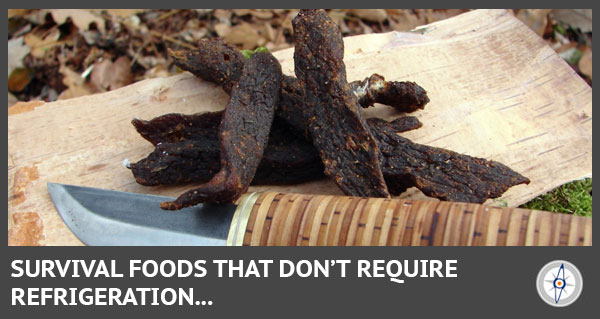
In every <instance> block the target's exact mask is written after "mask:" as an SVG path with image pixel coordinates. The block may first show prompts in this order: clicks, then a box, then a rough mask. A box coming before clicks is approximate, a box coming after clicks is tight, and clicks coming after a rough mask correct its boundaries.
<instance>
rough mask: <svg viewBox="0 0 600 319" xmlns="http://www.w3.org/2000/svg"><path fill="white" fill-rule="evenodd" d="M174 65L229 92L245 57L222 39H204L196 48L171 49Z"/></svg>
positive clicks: (240, 73)
mask: <svg viewBox="0 0 600 319" xmlns="http://www.w3.org/2000/svg"><path fill="white" fill-rule="evenodd" d="M169 54H170V55H171V56H172V57H173V58H174V60H175V65H177V66H178V67H180V68H182V69H183V70H186V71H189V72H191V73H192V74H194V75H196V76H197V77H199V78H201V79H204V80H206V81H209V82H213V83H216V84H218V85H220V86H221V87H222V88H223V90H225V92H227V93H230V92H231V89H232V88H233V86H234V85H235V83H236V82H237V81H238V80H239V79H240V76H241V75H242V69H243V68H244V64H245V63H246V61H247V60H246V58H244V55H242V53H241V52H240V51H238V50H237V49H236V48H235V47H233V46H231V45H228V44H227V43H225V41H223V40H222V39H214V38H213V39H205V40H202V41H199V42H198V48H197V49H196V50H191V51H183V50H182V51H173V50H170V49H169Z"/></svg>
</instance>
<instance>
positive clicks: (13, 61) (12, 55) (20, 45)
mask: <svg viewBox="0 0 600 319" xmlns="http://www.w3.org/2000/svg"><path fill="white" fill-rule="evenodd" d="M29 52H31V47H29V46H28V45H26V44H25V42H24V41H23V37H20V38H17V39H10V40H8V75H10V73H11V72H12V71H13V70H14V69H16V68H19V67H23V58H24V57H25V56H26V55H27V54H29Z"/></svg>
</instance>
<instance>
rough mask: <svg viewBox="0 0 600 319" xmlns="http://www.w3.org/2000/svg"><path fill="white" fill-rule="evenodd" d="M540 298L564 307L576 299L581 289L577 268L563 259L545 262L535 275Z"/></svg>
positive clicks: (580, 279) (581, 279) (581, 281)
mask: <svg viewBox="0 0 600 319" xmlns="http://www.w3.org/2000/svg"><path fill="white" fill-rule="evenodd" d="M536 285H537V291H538V294H539V295H540V298H542V300H544V301H545V302H546V303H547V304H549V305H551V306H554V307H566V306H568V305H570V304H572V303H574V302H575V300H577V298H579V295H581V291H582V290H583V278H582V277H581V273H580V272H579V269H577V267H575V265H573V264H572V263H570V262H568V261H564V260H555V261H551V262H549V263H547V264H546V265H545V266H544V267H542V269H541V270H540V272H539V273H538V276H537V281H536Z"/></svg>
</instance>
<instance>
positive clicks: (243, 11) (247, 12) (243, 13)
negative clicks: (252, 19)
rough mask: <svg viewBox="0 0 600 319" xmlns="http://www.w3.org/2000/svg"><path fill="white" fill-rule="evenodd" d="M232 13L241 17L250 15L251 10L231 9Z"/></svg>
mask: <svg viewBox="0 0 600 319" xmlns="http://www.w3.org/2000/svg"><path fill="white" fill-rule="evenodd" d="M232 11H233V13H235V15H237V16H239V17H242V16H245V15H248V14H250V11H251V10H250V9H233V10H232Z"/></svg>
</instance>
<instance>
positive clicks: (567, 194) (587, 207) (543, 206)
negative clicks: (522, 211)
mask: <svg viewBox="0 0 600 319" xmlns="http://www.w3.org/2000/svg"><path fill="white" fill-rule="evenodd" d="M521 207H523V208H529V209H538V210H545V211H550V212H555V213H566V214H574V215H578V216H589V217H591V216H592V179H591V178H586V179H582V180H579V181H574V182H570V183H567V184H565V185H562V186H560V187H558V188H556V189H554V190H552V191H550V192H548V193H547V194H544V195H540V196H538V197H536V198H534V199H533V200H531V201H530V202H528V203H526V204H523V205H521Z"/></svg>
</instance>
